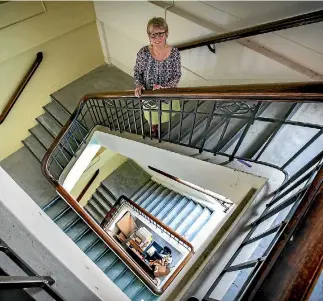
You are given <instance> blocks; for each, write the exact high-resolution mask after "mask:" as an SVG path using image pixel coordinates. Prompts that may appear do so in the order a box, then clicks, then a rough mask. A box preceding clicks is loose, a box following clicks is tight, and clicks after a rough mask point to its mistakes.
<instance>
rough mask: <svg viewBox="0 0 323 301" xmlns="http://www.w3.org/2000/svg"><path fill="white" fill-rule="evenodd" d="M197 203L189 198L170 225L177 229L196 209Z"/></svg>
mask: <svg viewBox="0 0 323 301" xmlns="http://www.w3.org/2000/svg"><path fill="white" fill-rule="evenodd" d="M195 207H196V204H195V203H194V202H193V201H191V200H189V201H188V202H187V204H186V205H185V207H184V208H182V209H181V211H180V212H179V213H178V214H177V215H176V217H175V218H174V219H173V221H172V222H171V223H170V224H169V226H170V227H171V228H172V229H174V230H175V231H177V229H178V228H179V226H180V225H181V224H182V223H183V222H184V221H185V220H186V219H187V218H188V216H189V215H190V213H191V212H192V211H193V210H194V209H195Z"/></svg>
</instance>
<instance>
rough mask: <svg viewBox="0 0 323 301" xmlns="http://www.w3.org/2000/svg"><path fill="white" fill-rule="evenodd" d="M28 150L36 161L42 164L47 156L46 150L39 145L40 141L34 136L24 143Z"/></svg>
mask: <svg viewBox="0 0 323 301" xmlns="http://www.w3.org/2000/svg"><path fill="white" fill-rule="evenodd" d="M22 143H23V144H24V145H25V146H26V147H27V148H28V150H29V151H30V152H31V153H32V154H33V155H34V156H35V157H36V159H37V160H38V161H39V162H41V161H42V159H43V157H44V156H45V153H46V149H45V148H44V147H43V146H42V145H41V144H40V143H39V141H38V140H37V139H36V138H35V137H34V136H29V137H27V138H26V139H24V140H23V142H22Z"/></svg>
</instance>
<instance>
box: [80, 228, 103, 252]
mask: <svg viewBox="0 0 323 301" xmlns="http://www.w3.org/2000/svg"><path fill="white" fill-rule="evenodd" d="M97 237H98V236H97V235H96V234H95V233H94V232H93V231H92V230H91V229H90V231H89V232H88V233H87V234H86V235H84V236H83V237H82V239H80V240H79V241H78V242H77V243H76V244H77V246H78V247H79V248H80V249H81V250H82V251H85V250H86V249H87V248H88V247H89V246H90V245H91V244H93V243H94V242H95V241H96V239H97Z"/></svg>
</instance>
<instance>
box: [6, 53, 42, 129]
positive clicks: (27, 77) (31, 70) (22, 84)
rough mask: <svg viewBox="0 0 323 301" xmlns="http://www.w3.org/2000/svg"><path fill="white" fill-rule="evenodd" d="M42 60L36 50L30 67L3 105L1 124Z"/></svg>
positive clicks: (40, 54)
mask: <svg viewBox="0 0 323 301" xmlns="http://www.w3.org/2000/svg"><path fill="white" fill-rule="evenodd" d="M42 60H43V53H42V52H38V53H37V55H36V59H35V61H34V62H33V64H32V65H31V67H30V68H29V70H28V71H27V73H26V74H25V76H24V77H23V79H22V80H21V82H20V83H19V85H18V87H17V89H16V90H15V92H14V93H13V95H12V96H11V98H10V99H9V101H8V103H7V104H6V106H5V107H4V109H3V111H2V113H1V114H0V124H2V123H3V122H4V121H5V119H6V117H7V116H8V114H9V113H10V111H11V110H12V108H13V106H14V105H15V103H16V102H17V100H18V98H19V96H20V95H21V93H22V91H23V90H24V89H25V87H26V85H27V84H28V82H29V81H30V79H31V77H32V76H33V75H34V73H35V72H36V70H37V68H38V67H39V65H40V63H41V62H42Z"/></svg>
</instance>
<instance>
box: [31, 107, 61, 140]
mask: <svg viewBox="0 0 323 301" xmlns="http://www.w3.org/2000/svg"><path fill="white" fill-rule="evenodd" d="M36 120H37V121H38V122H39V123H40V124H41V125H42V126H43V127H44V128H45V129H46V130H47V131H48V132H49V133H50V134H51V135H52V136H53V137H55V138H56V137H57V135H58V134H59V132H60V131H61V129H62V126H61V125H60V124H59V123H58V122H57V121H56V120H55V119H54V118H53V117H52V116H51V115H50V114H48V113H47V112H46V113H44V114H42V115H40V116H38V117H37V118H36Z"/></svg>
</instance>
